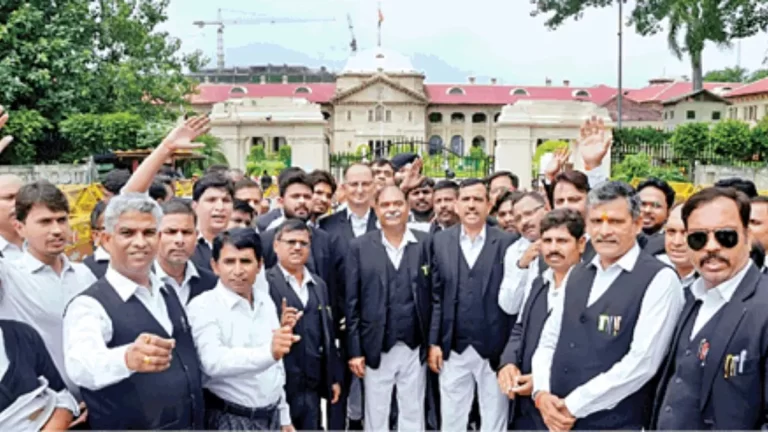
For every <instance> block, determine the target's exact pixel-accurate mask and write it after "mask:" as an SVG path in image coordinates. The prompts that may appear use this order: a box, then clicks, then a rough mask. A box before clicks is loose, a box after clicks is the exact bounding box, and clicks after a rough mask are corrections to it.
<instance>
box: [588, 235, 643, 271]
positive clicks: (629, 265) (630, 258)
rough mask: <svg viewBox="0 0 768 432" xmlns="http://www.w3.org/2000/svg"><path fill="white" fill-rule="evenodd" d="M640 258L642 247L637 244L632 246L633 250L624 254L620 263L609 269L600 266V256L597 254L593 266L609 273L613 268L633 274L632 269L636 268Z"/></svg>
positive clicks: (612, 265) (593, 259)
mask: <svg viewBox="0 0 768 432" xmlns="http://www.w3.org/2000/svg"><path fill="white" fill-rule="evenodd" d="M639 256H640V245H638V244H637V242H635V244H634V245H633V246H632V248H631V249H630V250H629V251H628V252H627V253H625V254H624V256H622V257H621V258H619V260H618V261H616V262H615V263H613V264H611V265H610V266H608V268H606V269H603V266H602V265H601V264H600V255H599V254H596V255H595V257H594V258H592V265H593V266H595V267H597V269H598V270H603V271H607V270H608V269H610V268H613V267H616V266H618V267H620V268H621V269H622V270H626V271H628V272H631V271H632V269H634V268H635V264H636V263H637V258H638V257H639Z"/></svg>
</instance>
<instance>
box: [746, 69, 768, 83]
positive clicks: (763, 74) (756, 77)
mask: <svg viewBox="0 0 768 432" xmlns="http://www.w3.org/2000/svg"><path fill="white" fill-rule="evenodd" d="M763 78H768V69H758V70H756V71H754V72H752V73H751V74H750V75H749V77H748V78H747V82H755V81H760V80H761V79H763Z"/></svg>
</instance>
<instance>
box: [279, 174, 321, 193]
mask: <svg viewBox="0 0 768 432" xmlns="http://www.w3.org/2000/svg"><path fill="white" fill-rule="evenodd" d="M296 184H299V185H304V186H306V187H307V188H309V190H310V191H311V190H314V188H313V185H312V180H310V179H309V176H308V175H307V174H306V173H305V172H304V171H295V172H292V173H290V174H288V175H286V176H283V178H281V179H280V183H278V188H279V189H280V196H281V197H285V192H286V191H287V190H288V188H289V187H291V186H293V185H296Z"/></svg>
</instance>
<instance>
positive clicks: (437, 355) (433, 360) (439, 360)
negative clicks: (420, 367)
mask: <svg viewBox="0 0 768 432" xmlns="http://www.w3.org/2000/svg"><path fill="white" fill-rule="evenodd" d="M427 364H428V365H429V368H430V369H432V372H434V373H440V371H441V370H443V350H442V348H440V347H439V346H437V345H432V346H431V347H429V356H428V357H427Z"/></svg>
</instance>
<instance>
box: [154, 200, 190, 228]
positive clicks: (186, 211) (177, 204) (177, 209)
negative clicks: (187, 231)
mask: <svg viewBox="0 0 768 432" xmlns="http://www.w3.org/2000/svg"><path fill="white" fill-rule="evenodd" d="M160 208H162V209H163V216H168V215H174V214H180V215H187V216H192V217H193V218H194V220H195V223H197V213H195V210H194V209H192V205H191V204H190V203H189V201H187V200H185V199H181V198H171V199H169V200H168V201H166V202H164V203H163V204H162V205H161V206H160Z"/></svg>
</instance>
